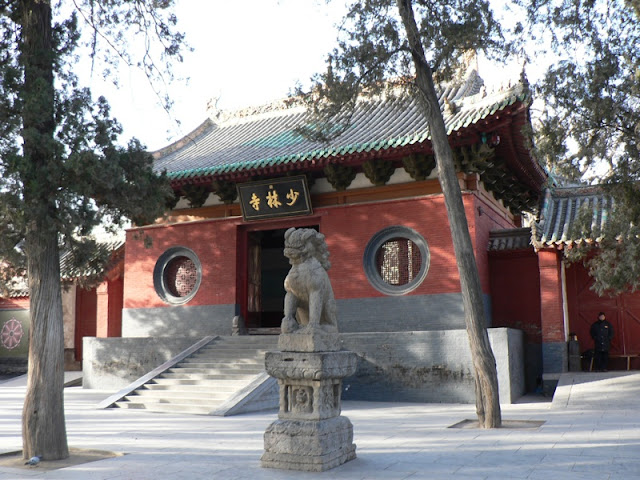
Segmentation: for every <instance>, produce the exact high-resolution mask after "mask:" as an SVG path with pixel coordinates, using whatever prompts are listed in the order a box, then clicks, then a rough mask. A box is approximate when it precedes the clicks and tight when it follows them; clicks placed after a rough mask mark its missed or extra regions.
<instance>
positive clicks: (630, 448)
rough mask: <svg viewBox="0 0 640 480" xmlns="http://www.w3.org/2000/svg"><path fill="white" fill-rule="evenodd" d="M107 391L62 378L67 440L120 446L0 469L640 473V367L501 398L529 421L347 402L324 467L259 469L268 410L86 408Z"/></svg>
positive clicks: (439, 479)
mask: <svg viewBox="0 0 640 480" xmlns="http://www.w3.org/2000/svg"><path fill="white" fill-rule="evenodd" d="M24 391H25V390H24V386H23V385H21V384H20V381H19V380H12V381H8V382H4V383H0V453H3V452H11V451H15V450H19V449H20V448H21V438H20V414H21V408H22V401H23V398H24ZM109 393H110V392H98V391H92V390H83V389H81V388H78V387H72V388H67V389H66V396H65V401H66V410H67V416H66V418H67V432H68V438H69V445H70V446H71V447H75V448H82V449H95V450H106V451H113V452H121V453H125V454H126V455H124V456H121V457H116V458H110V459H105V460H100V461H94V462H90V463H83V464H79V465H75V466H71V467H67V468H62V469H57V470H50V471H45V470H44V469H42V468H40V467H37V466H36V467H28V468H6V467H0V480H9V479H12V480H13V479H64V480H76V479H78V480H80V479H83V480H98V479H100V480H128V479H131V480H133V479H135V480H160V479H190V480H200V479H225V480H243V479H247V480H249V479H251V480H259V479H321V478H322V479H345V480H346V479H348V480H353V479H363V480H364V479H385V480H386V479H389V480H395V479H398V480H400V479H411V480H415V479H431V480H444V479H447V480H451V479H453V480H470V479H483V480H505V479H531V480H565V479H575V480H623V479H624V480H630V479H640V408H638V403H639V402H640V400H639V399H640V372H638V373H636V372H609V373H579V374H565V375H563V377H562V378H561V382H560V385H559V387H558V390H557V392H556V395H555V397H554V399H553V402H549V401H541V400H542V399H541V398H540V397H535V398H531V397H527V398H524V399H523V402H522V403H518V404H515V405H504V406H503V410H502V411H503V417H504V418H505V420H520V421H521V420H528V421H544V424H542V425H541V426H540V427H538V428H502V429H496V430H477V429H464V428H448V427H450V426H451V425H454V424H456V423H458V422H460V421H462V420H465V419H473V418H474V409H473V406H471V405H444V404H399V403H369V402H345V403H344V405H343V414H344V415H346V416H348V417H349V418H350V419H351V421H352V422H353V425H354V436H355V443H356V444H357V455H358V458H357V459H356V460H353V461H351V462H349V463H347V464H345V465H343V466H341V467H338V468H335V469H333V470H330V471H328V472H323V473H302V472H288V471H281V470H271V469H263V468H261V467H260V455H261V454H262V450H263V440H262V435H263V433H264V431H265V429H266V427H267V426H268V425H269V424H270V423H271V422H272V421H273V420H274V419H275V418H276V414H275V413H273V412H269V413H259V414H249V415H241V416H236V417H226V418H221V417H206V416H189V415H169V414H158V413H149V412H140V411H129V410H119V409H108V410H96V409H95V405H96V404H97V403H98V402H99V401H100V400H102V399H104V398H105V397H106V396H108V394H109Z"/></svg>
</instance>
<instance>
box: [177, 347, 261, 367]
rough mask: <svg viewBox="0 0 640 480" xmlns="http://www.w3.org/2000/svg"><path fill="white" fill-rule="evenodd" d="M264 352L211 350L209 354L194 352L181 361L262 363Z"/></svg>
mask: <svg viewBox="0 0 640 480" xmlns="http://www.w3.org/2000/svg"><path fill="white" fill-rule="evenodd" d="M264 357H265V352H261V353H259V354H255V353H253V352H247V353H243V352H237V351H231V350H230V351H229V352H215V354H214V353H213V352H212V353H211V354H196V355H192V356H190V357H188V358H185V359H184V360H182V362H180V363H181V364H182V363H189V362H211V361H214V362H215V361H220V360H224V361H226V362H247V361H251V362H255V363H264Z"/></svg>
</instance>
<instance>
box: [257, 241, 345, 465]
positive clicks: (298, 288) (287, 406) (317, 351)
mask: <svg viewBox="0 0 640 480" xmlns="http://www.w3.org/2000/svg"><path fill="white" fill-rule="evenodd" d="M284 254H285V256H286V257H287V258H289V261H290V263H291V270H290V271H289V274H288V275H287V278H286V279H285V282H284V285H285V290H286V291H287V294H286V297H285V306H284V319H283V320H282V333H281V334H280V338H279V339H278V348H279V349H280V351H278V352H267V354H266V356H265V367H266V370H267V372H268V373H269V374H270V375H271V376H273V377H275V378H277V379H278V384H279V385H280V410H279V412H278V420H276V421H275V422H273V423H272V424H271V425H270V426H269V427H268V428H267V430H266V432H265V434H264V450H265V451H264V454H263V455H262V459H261V462H262V466H263V467H268V468H280V469H286V470H302V471H310V472H321V471H325V470H329V469H331V468H334V467H337V466H339V465H342V464H343V463H345V462H347V461H349V460H353V459H354V458H356V446H355V444H354V443H353V425H352V424H351V422H350V421H349V419H348V418H347V417H343V416H341V415H340V412H341V397H342V379H343V378H345V377H348V376H349V375H353V374H354V373H355V371H356V355H355V353H353V352H349V351H346V350H341V349H340V337H339V334H338V326H337V320H336V303H335V299H334V297H333V290H332V288H331V284H330V282H329V276H328V275H327V270H328V269H329V266H330V264H329V261H328V257H329V252H328V250H327V246H326V244H325V242H324V235H322V234H320V233H318V232H316V231H315V230H312V229H297V230H296V229H293V228H290V229H289V230H287V232H286V233H285V249H284Z"/></svg>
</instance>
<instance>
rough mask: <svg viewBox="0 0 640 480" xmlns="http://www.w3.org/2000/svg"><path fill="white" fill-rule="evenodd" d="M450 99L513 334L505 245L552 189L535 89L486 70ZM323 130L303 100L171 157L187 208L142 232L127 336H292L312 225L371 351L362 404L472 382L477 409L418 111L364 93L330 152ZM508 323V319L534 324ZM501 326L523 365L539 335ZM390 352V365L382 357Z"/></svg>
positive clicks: (348, 321)
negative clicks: (504, 82)
mask: <svg viewBox="0 0 640 480" xmlns="http://www.w3.org/2000/svg"><path fill="white" fill-rule="evenodd" d="M440 100H441V105H442V108H443V113H444V116H445V122H446V127H447V131H448V134H449V138H450V144H451V146H452V148H453V151H454V153H455V160H456V166H457V170H458V179H459V183H460V187H461V189H462V194H463V201H464V205H465V209H466V213H467V219H468V222H469V228H470V233H471V237H472V242H473V247H474V253H475V255H476V259H477V264H478V269H479V272H480V278H481V282H482V289H483V294H484V299H485V309H486V313H487V319H488V322H489V326H500V325H496V324H495V322H493V314H492V312H493V304H494V303H495V302H496V299H495V298H499V297H500V292H492V290H491V286H492V284H491V265H490V255H489V251H488V249H487V245H488V244H489V240H490V234H491V232H492V231H496V230H504V229H513V228H519V227H521V226H522V216H521V215H522V212H523V211H532V210H534V209H535V208H536V207H537V205H538V204H539V202H540V201H541V198H542V195H543V187H544V185H545V183H546V181H547V175H546V173H545V171H544V169H543V168H542V167H541V166H540V165H539V163H538V162H537V161H536V159H534V158H532V156H531V153H530V149H529V147H528V146H529V144H530V138H529V137H528V136H527V133H526V132H527V131H530V125H529V103H530V98H529V94H528V91H527V88H526V85H521V84H518V85H515V86H512V87H509V88H503V89H501V90H498V91H496V92H493V93H487V92H486V91H485V88H484V87H483V82H482V80H481V79H480V78H479V77H478V75H477V74H476V73H475V72H473V73H472V74H471V75H469V76H468V77H467V78H466V79H465V81H464V82H461V83H460V84H457V85H450V86H448V87H446V88H443V89H442V90H441V91H440ZM310 122H311V119H310V117H309V115H308V114H307V112H306V110H305V107H304V106H302V105H299V104H297V103H296V102H294V101H283V102H279V103H275V104H270V105H267V106H264V107H258V108H251V109H246V110H242V111H238V112H233V113H224V112H214V113H213V114H212V115H211V118H209V119H207V120H206V121H205V122H204V123H203V124H202V125H200V126H199V127H198V128H197V129H196V130H195V131H193V132H192V133H190V134H188V135H186V136H185V137H184V138H183V139H181V140H180V141H178V142H176V143H174V144H172V145H170V146H168V147H166V148H164V149H162V150H160V151H158V152H156V153H155V169H156V170H157V171H158V172H161V171H166V172H167V174H168V176H169V178H170V180H171V185H172V187H173V189H174V192H175V193H176V199H177V204H176V205H175V207H174V208H173V209H172V210H171V212H170V213H169V214H168V216H167V217H166V218H164V219H160V220H158V222H157V223H156V224H154V225H148V226H140V227H137V228H133V229H131V230H130V231H129V232H128V236H127V241H126V253H125V266H124V300H123V304H124V309H123V314H122V336H123V338H147V339H149V338H153V339H155V341H158V339H160V338H178V337H202V336H205V335H221V336H228V335H231V334H232V333H233V329H234V328H238V322H239V323H240V325H239V327H240V329H241V330H242V331H243V332H246V333H248V335H250V336H257V335H268V334H276V333H278V331H279V326H280V322H281V320H282V311H283V298H284V293H285V292H284V288H283V280H284V277H285V276H286V274H287V271H288V268H289V265H288V262H287V260H286V258H285V257H284V256H283V254H282V249H283V245H284V243H283V242H284V232H285V231H286V230H287V229H288V228H290V227H311V228H315V229H317V230H319V231H320V232H321V233H323V234H324V235H325V237H326V241H327V244H328V247H329V250H330V254H331V258H330V261H331V264H332V266H331V269H330V270H329V276H330V279H331V282H332V285H333V289H334V292H335V296H336V300H337V305H338V312H339V313H338V316H339V328H340V332H341V333H342V335H343V338H344V343H345V346H348V347H349V348H350V349H352V350H354V351H356V352H357V353H359V355H360V357H359V358H360V367H359V371H358V373H357V374H356V376H355V377H356V378H353V379H352V381H351V383H350V385H351V386H352V388H351V392H352V393H353V395H356V396H358V395H360V396H368V395H370V394H371V392H376V393H374V394H373V396H374V397H375V398H398V399H405V400H406V399H409V400H410V399H416V400H435V401H438V398H435V397H433V396H430V395H432V394H428V393H426V390H428V389H429V386H430V385H431V386H432V385H433V384H434V383H437V384H442V385H445V384H446V383H447V381H446V378H447V377H451V378H455V379H457V380H456V382H457V383H459V384H463V385H464V387H460V386H459V385H458V386H457V387H455V388H454V389H453V390H456V389H460V388H462V389H463V390H465V393H464V394H457V393H451V392H449V393H446V394H444V396H442V397H440V399H441V401H446V400H452V401H457V400H465V401H467V400H471V401H472V398H473V393H472V390H473V388H471V387H472V384H473V375H472V372H471V367H470V365H468V364H466V363H465V362H460V361H458V359H459V357H460V353H459V350H462V351H464V352H465V354H464V355H466V356H467V357H468V352H467V350H468V341H467V340H466V332H465V330H464V329H465V321H464V312H463V306H462V299H461V293H460V283H459V277H458V271H457V268H456V263H455V257H454V253H453V247H452V240H451V234H450V229H449V223H448V219H447V213H446V209H445V204H444V198H443V194H442V190H441V187H440V184H439V181H438V179H437V175H436V171H435V159H434V157H433V151H432V146H431V142H430V139H429V130H428V128H427V126H426V124H425V121H424V119H423V116H422V113H421V111H420V108H419V106H418V105H417V103H416V101H415V100H414V99H412V98H409V97H407V96H402V95H398V96H389V97H386V96H381V97H375V98H368V99H365V100H362V101H360V102H359V103H358V105H357V108H356V110H355V112H354V114H353V116H352V118H351V122H350V124H349V126H348V127H347V128H346V129H344V131H343V132H342V133H341V134H340V135H339V136H338V137H336V138H335V139H333V140H332V141H331V142H330V143H328V144H327V143H322V142H318V141H313V140H310V139H308V138H307V137H305V136H303V135H301V134H300V133H299V131H300V127H305V126H308V125H309V123H310ZM498 301H499V300H498ZM518 318H519V317H518ZM509 320H510V321H511V323H509V322H504V326H511V325H514V324H516V323H517V321H516V320H517V319H509ZM234 322H235V323H234ZM502 330H503V332H502V333H503V334H504V338H503V339H502V340H501V341H504V342H506V343H505V348H504V351H505V352H507V354H508V355H507V357H505V359H506V360H505V362H507V364H508V362H509V358H514V357H518V356H520V357H522V358H524V354H523V351H524V347H523V346H522V345H524V344H525V343H527V342H529V339H528V338H523V336H522V333H521V332H520V331H515V330H513V329H502ZM453 332H455V334H454V333H453ZM451 335H453V336H451ZM447 336H448V337H447ZM536 341H537V339H536ZM445 345H451V346H450V347H446V348H445ZM387 347H388V349H389V353H388V355H387V357H388V358H387V359H386V360H384V361H383V360H381V359H378V358H377V357H378V356H380V355H381V354H384V352H385V350H384V349H385V348H387ZM494 348H495V347H494ZM514 348H516V349H517V350H518V354H517V355H516V354H515V353H514V351H513V349H514ZM498 350H499V351H502V350H501V349H500V348H498ZM467 357H465V358H467ZM535 361H536V362H537V363H536V366H535V368H534V370H533V371H532V372H531V373H528V374H527V375H529V376H532V377H534V378H535V377H536V376H538V375H540V374H541V373H542V372H540V371H538V370H539V368H538V367H539V366H540V365H541V360H540V359H539V358H538V359H536V360H535ZM380 362H382V363H380ZM385 362H386V363H385ZM94 363H95V362H94ZM499 363H500V362H499ZM506 368H508V369H510V371H509V372H506V375H507V377H509V376H511V377H514V376H515V377H517V380H516V383H517V386H514V387H513V388H512V390H513V393H508V394H507V395H506V396H507V397H510V398H511V397H513V398H515V397H517V396H519V395H521V394H522V393H523V390H524V388H525V386H524V380H523V379H524V377H525V374H524V372H521V371H519V370H523V369H524V367H523V365H522V364H518V365H511V366H510V367H506ZM346 382H347V383H349V381H348V380H347V381H346ZM456 382H454V383H456ZM510 382H511V380H505V381H504V383H505V388H509V387H508V384H509V383H510ZM396 384H400V385H402V386H401V387H400V388H396V387H397V385H396ZM394 385H395V386H394ZM416 386H418V387H416ZM443 388H444V390H442V391H445V390H446V389H447V388H449V387H443ZM436 390H437V389H435V390H434V391H436ZM516 391H517V392H516ZM367 392H368V393H367ZM385 392H386V393H385ZM393 392H395V393H393ZM416 392H418V393H416ZM350 394H351V393H350ZM350 394H349V395H350Z"/></svg>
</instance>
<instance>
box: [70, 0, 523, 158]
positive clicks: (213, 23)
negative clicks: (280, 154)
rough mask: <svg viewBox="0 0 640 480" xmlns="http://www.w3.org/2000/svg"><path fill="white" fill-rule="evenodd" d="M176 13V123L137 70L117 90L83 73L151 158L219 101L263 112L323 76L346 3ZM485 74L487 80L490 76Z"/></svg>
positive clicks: (200, 6) (193, 2)
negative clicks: (179, 36) (181, 43)
mask: <svg viewBox="0 0 640 480" xmlns="http://www.w3.org/2000/svg"><path fill="white" fill-rule="evenodd" d="M175 13H176V15H177V17H178V22H179V23H178V28H179V29H180V30H182V31H183V32H185V34H186V39H187V42H188V43H189V45H190V46H191V47H192V48H193V52H192V53H187V54H186V55H185V59H184V62H183V63H182V64H175V65H174V72H175V73H176V77H188V81H181V80H177V81H175V82H173V83H172V84H171V86H170V88H169V94H170V96H171V97H172V99H173V101H174V107H173V109H172V111H171V115H169V114H167V113H166V112H165V111H164V110H163V109H162V108H160V106H159V102H158V100H157V98H156V97H155V96H154V94H153V92H152V90H151V88H150V87H149V85H148V83H147V81H146V79H144V78H143V76H142V74H141V73H140V72H138V71H136V70H135V69H128V68H126V67H123V68H122V69H121V70H120V72H119V83H120V88H119V89H118V90H115V89H114V87H112V86H111V85H109V84H105V83H103V82H102V81H101V80H100V78H99V75H93V76H90V75H89V70H90V69H89V68H88V66H85V67H83V68H82V69H81V70H82V71H81V72H79V75H80V76H81V78H86V79H88V80H87V81H88V82H89V85H90V87H91V89H92V91H93V94H94V95H96V96H97V95H104V96H106V97H107V99H108V100H109V103H110V104H111V107H112V115H113V116H115V117H116V118H117V119H118V121H119V122H120V123H121V124H122V125H123V127H124V133H123V137H122V139H123V143H124V142H126V141H127V140H128V139H129V138H131V137H136V138H138V139H139V140H140V141H141V142H142V143H143V144H144V145H146V147H147V148H148V149H149V150H150V151H154V150H157V149H160V148H162V147H165V146H167V145H169V144H170V143H171V142H173V141H176V140H179V139H180V138H182V137H183V136H184V135H186V134H188V133H189V132H191V131H192V130H193V129H195V128H196V127H197V126H198V125H200V124H201V123H202V122H203V121H204V120H205V119H206V118H207V104H209V103H210V102H211V100H212V99H214V98H217V104H216V105H217V107H218V108H219V109H222V110H236V109H239V108H243V107H247V106H255V105H262V104H265V103H269V102H272V101H275V100H279V99H282V98H285V97H286V96H287V94H288V93H289V92H290V91H291V90H292V89H293V88H294V87H295V85H296V83H297V82H301V83H303V84H304V83H306V82H308V80H309V78H310V77H311V76H312V75H313V74H314V73H318V72H321V71H323V70H324V66H325V59H326V56H327V54H328V53H329V52H330V51H331V50H332V49H333V48H334V47H335V45H336V37H337V27H336V25H337V24H338V23H339V22H340V20H341V19H342V17H343V16H344V14H345V13H346V7H345V4H344V1H342V0H333V1H332V2H330V3H329V4H327V3H326V2H325V0H242V1H235V2H234V1H223V0H177V1H176V9H175ZM480 70H481V71H480V74H481V76H483V77H485V80H486V75H491V73H492V70H491V69H489V68H486V67H485V70H484V72H483V69H482V67H481V69H480ZM516 74H517V72H516ZM510 76H511V77H513V73H511V75H510ZM214 103H215V102H214ZM177 122H179V125H178V124H177Z"/></svg>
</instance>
